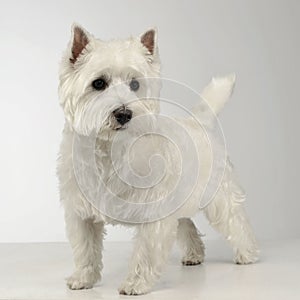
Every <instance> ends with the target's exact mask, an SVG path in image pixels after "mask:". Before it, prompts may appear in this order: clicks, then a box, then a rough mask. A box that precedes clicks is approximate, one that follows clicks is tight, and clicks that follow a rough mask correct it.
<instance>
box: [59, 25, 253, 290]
mask: <svg viewBox="0 0 300 300" xmlns="http://www.w3.org/2000/svg"><path fill="white" fill-rule="evenodd" d="M159 77H160V61H159V55H158V48H157V33H156V30H154V29H151V30H148V31H147V32H146V33H144V34H142V35H141V36H140V37H138V38H129V39H126V40H112V41H108V42H104V41H101V40H99V39H95V38H94V37H93V36H92V35H91V34H89V33H88V32H87V31H86V30H84V29H83V28H82V27H80V26H78V25H74V26H73V28H72V38H71V41H70V44H69V46H68V48H67V51H66V53H65V55H64V57H63V60H62V64H61V69H60V84H59V95H60V104H61V105H62V107H63V110H64V113H65V119H66V122H65V128H64V131H63V139H62V143H61V147H60V156H59V160H58V177H59V181H60V195H61V201H62V203H63V205H64V209H65V221H66V228H67V235H68V238H69V240H70V243H71V246H72V249H73V254H74V262H75V266H76V270H75V272H74V273H73V275H72V276H71V277H69V279H68V281H67V284H68V286H69V287H70V288H71V289H84V288H92V286H93V285H94V284H95V283H96V282H97V281H98V280H99V279H100V278H101V271H102V267H103V265H102V248H103V244H102V242H103V237H104V234H105V228H104V226H105V224H124V225H127V226H134V227H135V228H136V241H135V246H134V253H133V256H132V259H131V261H130V266H129V273H128V275H127V277H126V279H125V280H124V282H123V283H122V285H121V286H120V288H119V292H120V294H125V295H139V294H144V293H147V292H148V291H149V290H150V289H151V287H152V286H153V284H154V283H155V281H156V280H157V279H158V277H159V276H160V274H161V271H162V269H163V267H164V265H165V263H166V260H167V258H168V254H169V252H170V249H171V247H172V244H173V242H174V241H175V240H176V238H177V240H178V242H179V245H180V246H181V247H182V250H183V258H182V263H183V264H184V265H196V264H200V263H201V262H203V259H204V244H203V242H202V240H201V237H200V234H199V232H198V230H197V228H196V227H195V225H194V223H193V221H192V220H191V217H193V216H194V215H195V214H196V213H198V212H199V211H200V210H202V211H203V212H204V214H205V216H206V217H207V219H208V220H209V222H210V224H211V225H212V226H213V227H214V228H215V229H216V230H217V231H218V232H220V233H221V234H222V235H223V236H224V237H225V238H226V239H227V240H228V241H229V243H230V244H231V246H232V248H233V250H234V253H235V256H234V261H235V262H236V263H238V264H248V263H252V262H254V261H256V260H257V256H258V248H257V244H256V240H255V237H254V235H253V233H252V230H251V227H250V226H249V223H248V221H247V218H246V216H245V213H244V210H243V207H242V205H241V204H242V202H243V201H244V199H245V196H244V193H243V191H242V189H241V188H240V187H239V185H238V183H237V181H236V179H235V176H234V174H233V169H232V165H231V163H230V162H229V159H228V158H227V156H226V153H225V158H224V159H220V161H219V162H218V166H217V168H216V170H217V171H214V172H215V174H219V175H220V174H221V175H222V176H221V179H220V180H218V182H219V183H218V185H217V186H216V189H215V193H214V194H213V193H212V194H211V196H212V197H211V198H212V201H208V202H207V203H206V204H205V205H204V206H202V207H201V205H200V202H201V199H202V196H203V195H204V194H205V193H206V190H207V186H208V182H209V178H210V175H211V170H212V169H213V164H214V163H213V160H214V159H215V155H214V153H213V152H212V150H211V148H212V147H215V145H217V146H216V147H217V148H218V147H219V148H220V149H221V148H222V147H221V144H220V143H219V142H218V141H216V142H213V143H212V142H211V138H210V137H209V135H208V134H207V132H209V131H210V130H211V129H212V128H215V126H216V122H215V118H213V116H215V114H217V113H218V112H219V111H220V110H221V108H222V107H223V105H224V103H225V102H226V101H227V100H228V99H229V97H230V95H231V92H232V89H233V86H234V81H235V77H234V76H232V75H231V76H227V77H225V78H215V79H213V80H212V82H211V83H210V84H209V85H208V87H206V88H205V90H204V91H203V93H202V95H201V96H202V99H204V100H205V101H203V100H201V101H202V102H201V103H200V99H199V105H196V108H195V109H194V110H193V114H194V115H193V116H192V115H191V116H190V117H186V118H183V117H181V118H179V117H177V118H175V117H174V118H169V117H166V116H162V115H160V114H159V112H160V103H159V101H158V99H159V95H160V89H161V80H159ZM203 103H207V104H208V105H205V104H203ZM199 124H200V125H199ZM166 137H167V138H166ZM168 138H169V140H168ZM170 140H171V142H170ZM174 144H175V145H174ZM91 145H92V146H91ZM90 146H91V147H90ZM85 147H86V148H85ZM90 149H92V151H91V153H92V156H93V159H91V160H89V159H90V158H89V157H90V155H89V150H90ZM195 149H196V151H194V150H195ZM221 152H222V151H221ZM93 154H94V155H93ZM199 160H200V163H199V164H197V163H196V161H198V162H199ZM91 162H92V163H91ZM222 163H224V168H220V166H222ZM91 164H94V166H91ZM198 165H200V167H199V168H198ZM95 166H96V168H95V169H96V173H97V174H95V172H94V171H95V170H94V169H93V167H95ZM221 169H222V171H220V170H221ZM217 177H218V176H217ZM177 186H180V188H177Z"/></svg>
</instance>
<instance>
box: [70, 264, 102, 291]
mask: <svg viewBox="0 0 300 300" xmlns="http://www.w3.org/2000/svg"><path fill="white" fill-rule="evenodd" d="M99 279H100V272H99V271H96V270H94V269H93V268H92V267H86V268H84V269H82V270H77V271H75V272H74V273H73V274H72V275H71V276H70V277H69V278H67V286H68V287H69V288H70V289H71V290H82V289H91V288H92V287H93V285H94V284H95V283H96V282H97V281H98V280H99Z"/></svg>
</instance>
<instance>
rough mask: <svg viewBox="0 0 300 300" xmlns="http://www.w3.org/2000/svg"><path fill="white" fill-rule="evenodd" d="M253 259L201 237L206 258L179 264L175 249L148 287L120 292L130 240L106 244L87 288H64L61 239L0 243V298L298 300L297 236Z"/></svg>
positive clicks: (66, 255)
mask: <svg viewBox="0 0 300 300" xmlns="http://www.w3.org/2000/svg"><path fill="white" fill-rule="evenodd" d="M261 248H262V253H261V260H260V262H259V263H257V264H254V265H248V266H241V265H235V264H233V263H232V262H231V251H230V249H229V247H228V246H227V245H226V242H225V241H206V253H207V255H206V261H205V263H203V264H202V265H198V266H189V267H187V266H185V267H184V266H181V264H180V254H179V252H178V250H177V249H175V250H174V251H173V252H172V255H171V258H170V260H169V264H168V266H167V268H166V270H165V272H164V274H163V276H162V278H161V279H160V281H159V282H158V283H157V285H156V286H155V287H154V289H153V291H152V292H151V293H150V294H148V295H143V296H120V295H119V294H118V292H117V288H118V285H119V284H120V283H121V280H122V279H123V277H124V276H125V274H126V271H127V264H128V259H129V257H130V254H131V251H130V250H131V244H130V243H127V242H106V243H105V252H104V274H103V280H102V282H101V283H98V284H97V285H96V287H94V288H93V289H91V290H80V291H70V290H68V288H67V287H66V285H65V282H64V277H66V276H68V275H70V273H71V271H72V270H73V264H72V257H71V250H70V247H69V245H68V244H66V243H41V244H0V299H22V300H25V299H38V300H43V299H51V300H52V299H53V300H54V299H55V300H56V299H57V300H58V299H59V300H63V299H79V300H85V299H98V300H100V299H107V300H110V299H142V300H144V299H145V300H148V299H151V300H155V299H163V300H168V299H172V300H176V299H184V300H190V299H201V300H206V299H222V300H224V299H230V300H234V299H239V300H240V299H243V300H244V299H251V300H252V299H254V300H257V299H264V300H265V299H272V300H276V299H280V300H282V299H287V300H293V299H300V239H298V240H289V241H276V242H275V241H272V242H271V241H269V242H262V243H261Z"/></svg>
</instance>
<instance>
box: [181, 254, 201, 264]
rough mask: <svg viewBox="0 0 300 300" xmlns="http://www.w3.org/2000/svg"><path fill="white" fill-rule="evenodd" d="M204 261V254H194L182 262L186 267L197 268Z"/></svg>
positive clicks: (185, 257) (184, 258)
mask: <svg viewBox="0 0 300 300" xmlns="http://www.w3.org/2000/svg"><path fill="white" fill-rule="evenodd" d="M203 261H204V253H201V254H192V255H189V256H184V257H183V258H182V260H181V263H182V264H183V265H184V266H195V265H200V264H201V263H203Z"/></svg>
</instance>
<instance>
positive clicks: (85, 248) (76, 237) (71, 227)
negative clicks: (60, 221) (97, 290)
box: [65, 212, 104, 290]
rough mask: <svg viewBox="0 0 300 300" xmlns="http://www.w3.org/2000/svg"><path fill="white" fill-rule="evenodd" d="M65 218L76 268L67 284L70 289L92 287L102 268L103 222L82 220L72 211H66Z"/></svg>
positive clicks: (98, 278) (99, 276)
mask: <svg viewBox="0 0 300 300" xmlns="http://www.w3.org/2000/svg"><path fill="white" fill-rule="evenodd" d="M65 219H66V227H67V235H68V238H69V241H70V244H71V247H72V250H73V256H74V263H75V268H76V269H75V272H74V273H73V274H72V275H71V276H70V277H69V278H68V279H67V285H68V287H69V288H70V289H72V290H79V289H89V288H92V287H93V285H94V284H95V283H96V282H97V281H98V280H100V278H101V270H102V268H103V264H102V241H103V236H104V223H103V222H99V223H94V222H93V220H91V219H88V220H83V219H81V218H80V216H78V215H76V214H75V213H74V212H71V213H70V212H67V213H66V216H65Z"/></svg>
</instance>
